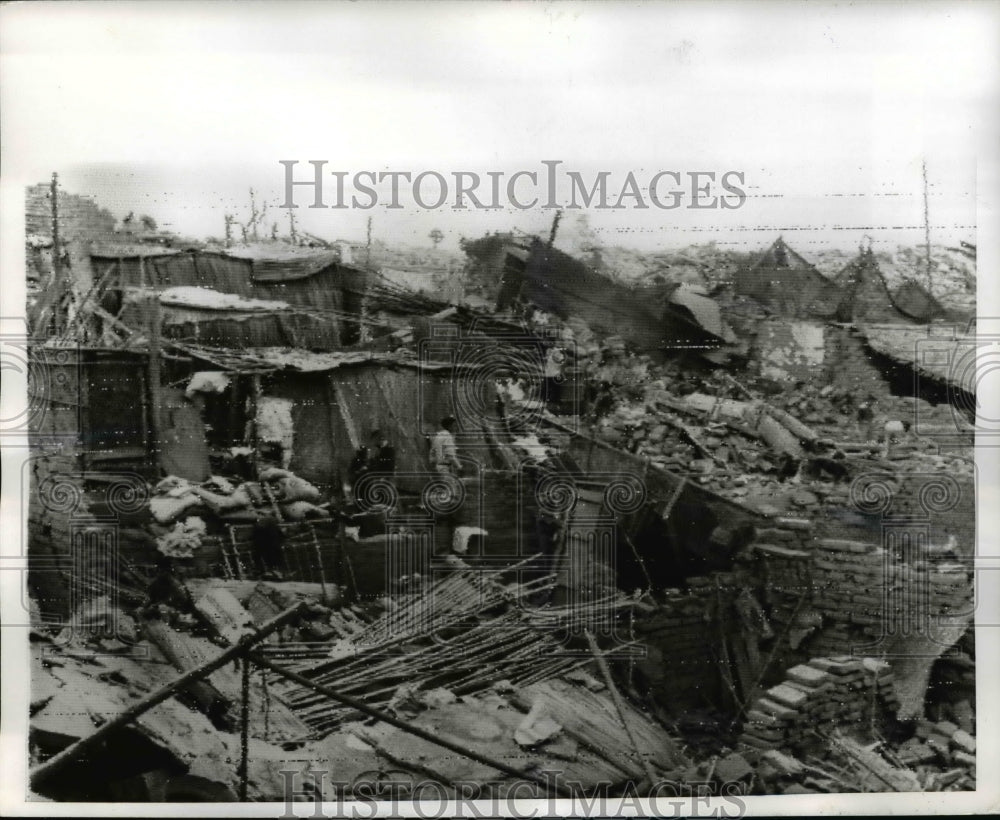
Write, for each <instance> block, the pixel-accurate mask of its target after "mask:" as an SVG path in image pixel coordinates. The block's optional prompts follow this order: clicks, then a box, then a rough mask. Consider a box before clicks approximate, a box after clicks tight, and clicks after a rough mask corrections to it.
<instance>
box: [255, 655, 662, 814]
mask: <svg viewBox="0 0 1000 820" xmlns="http://www.w3.org/2000/svg"><path fill="white" fill-rule="evenodd" d="M249 657H250V659H251V660H252V661H253V662H254V663H255V664H257V665H258V666H262V667H263V668H264V669H269V670H270V671H272V672H274V673H275V674H276V675H279V676H281V677H283V678H285V679H287V680H290V681H294V682H295V683H297V684H299V685H300V686H305V687H306V688H308V689H312V691H314V692H318V693H319V694H321V695H326V697H328V698H330V699H331V700H335V701H338V702H339V703H343V704H344V705H345V706H350V707H351V708H352V709H356V710H357V711H359V712H361V713H363V714H365V715H368V716H369V717H373V718H375V719H376V720H380V721H382V722H383V723H388V724H389V725H390V726H395V727H396V728H397V729H402V730H403V731H404V732H406V733H407V734H411V735H414V736H415V737H419V738H420V739H421V740H426V741H427V742H428V743H433V744H434V745H435V746H440V747H442V748H443V749H447V750H448V751H449V752H455V753H456V754H460V755H462V756H463V757H467V758H468V759H469V760H475V761H476V762H477V763H482V764H483V765H484V766H489V767H490V768H492V769H496V770H497V771H500V772H503V773H504V774H508V775H511V776H512V777H517V778H520V779H524V780H530V781H532V782H533V783H538V784H540V785H542V786H544V787H545V788H547V789H548V788H554V789H555V790H556V791H557V792H558V793H559V794H562V795H563V796H565V797H573V796H574V793H573V791H572V790H571V789H570V788H569V787H568V786H566V785H565V784H563V783H558V782H556V783H551V782H549V781H548V780H547V779H546V778H544V777H541V776H539V775H537V774H535V773H534V772H531V771H522V770H520V769H516V768H514V767H513V766H508V765H507V764H506V763H504V762H503V761H501V760H495V759H493V758H491V757H488V756H487V755H484V754H480V753H479V752H477V751H475V750H473V749H469V748H467V747H465V746H462V745H461V744H459V743H455V742H454V741H451V740H447V739H445V738H444V737H442V736H441V735H440V734H435V733H433V732H428V731H427V730H425V729H421V728H420V727H418V726H413V725H411V724H409V723H407V722H406V721H403V720H400V719H399V718H397V717H394V716H393V715H390V714H389V713H388V712H383V711H382V710H381V709H376V708H374V707H372V706H369V705H368V704H367V703H365V702H363V701H360V700H357V699H355V698H352V697H351V696H350V695H345V694H343V693H341V692H338V691H337V690H336V689H331V688H330V687H329V686H324V685H323V684H320V683H316V682H315V681H313V680H310V679H309V678H307V677H305V676H303V675H300V674H298V673H297V672H292V671H291V670H290V669H285V668H283V667H281V666H278V665H277V664H275V663H273V662H271V661H270V660H268V659H267V658H265V657H263V656H261V655H259V654H258V653H256V652H253V653H250V655H249ZM654 782H655V781H654Z"/></svg>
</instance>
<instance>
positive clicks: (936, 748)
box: [897, 720, 976, 778]
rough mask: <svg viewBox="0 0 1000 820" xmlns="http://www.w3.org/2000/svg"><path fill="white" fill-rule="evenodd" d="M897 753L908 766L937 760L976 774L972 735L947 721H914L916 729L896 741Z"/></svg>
mask: <svg viewBox="0 0 1000 820" xmlns="http://www.w3.org/2000/svg"><path fill="white" fill-rule="evenodd" d="M969 728H971V727H969ZM897 755H898V756H899V759H900V761H901V762H902V763H904V764H906V765H908V766H919V765H926V764H940V765H944V766H949V767H962V768H964V769H966V770H967V771H968V773H969V774H970V775H971V776H972V777H973V778H975V776H976V738H975V737H974V736H973V734H972V733H971V731H966V729H964V728H960V727H959V726H958V725H957V724H955V723H952V722H951V721H947V720H941V721H938V722H937V723H932V722H931V721H929V720H920V721H918V722H917V728H916V733H915V734H914V736H913V737H911V738H910V739H909V740H907V741H905V742H903V743H902V744H900V746H899V749H898V750H897Z"/></svg>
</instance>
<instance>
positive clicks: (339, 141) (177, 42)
mask: <svg viewBox="0 0 1000 820" xmlns="http://www.w3.org/2000/svg"><path fill="white" fill-rule="evenodd" d="M2 15H3V26H2V28H0V45H2V54H3V66H2V69H3V73H2V78H3V79H2V92H0V93H2V99H0V102H2V107H0V116H2V138H3V146H4V154H3V174H4V180H5V183H6V184H8V185H10V184H12V183H16V184H27V183H30V182H35V181H41V180H44V179H47V178H48V175H49V174H50V173H51V171H53V170H58V171H59V172H60V174H61V178H62V181H63V185H64V188H65V189H66V190H67V191H71V192H75V193H90V194H93V195H94V196H95V197H96V198H97V200H98V201H99V202H100V204H102V205H104V206H106V207H109V208H111V209H112V210H113V211H114V212H115V213H116V214H117V215H119V216H122V215H124V214H125V213H127V212H129V211H136V212H137V213H148V214H150V215H152V216H153V217H155V218H156V219H157V220H158V221H159V222H160V223H161V225H163V226H164V227H170V228H172V229H174V230H177V231H179V232H182V233H185V234H193V235H196V236H205V235H208V234H214V235H220V234H221V233H222V225H223V214H224V213H226V212H231V213H234V214H235V215H236V216H237V218H245V216H246V214H247V212H248V202H249V196H248V189H249V188H250V187H253V188H255V189H256V190H257V191H258V195H259V197H260V199H261V200H262V201H269V202H270V204H271V207H270V211H269V217H275V218H277V219H278V221H279V226H280V229H281V230H282V231H285V230H287V224H288V223H287V212H286V211H284V210H282V209H279V208H277V207H276V206H277V205H278V203H279V201H280V199H281V189H282V184H283V178H284V177H283V173H284V172H283V169H282V168H281V166H280V165H279V164H278V160H280V159H297V160H300V162H301V163H302V173H303V174H305V173H307V172H308V166H306V165H305V163H306V161H307V160H312V159H324V160H327V161H328V163H329V164H328V166H327V167H328V168H329V169H331V170H333V169H336V170H343V171H348V172H349V173H352V174H353V173H354V172H355V171H359V170H365V169H371V170H376V171H378V170H400V171H412V172H413V173H414V174H416V173H419V172H420V171H424V170H437V171H439V172H441V173H444V174H446V175H447V174H449V173H450V172H453V171H459V170H468V171H475V172H478V173H480V174H485V173H486V172H488V171H508V172H509V171H513V170H517V169H522V168H523V169H527V170H537V171H541V170H542V167H541V165H540V163H541V161H542V160H545V159H559V160H562V161H563V162H564V163H565V166H564V167H565V168H569V169H574V170H578V171H581V172H584V174H585V176H586V175H588V174H593V173H594V172H596V171H598V170H608V171H611V172H612V175H613V180H616V181H619V182H620V180H622V179H623V178H624V176H625V174H627V173H628V171H630V170H632V171H634V172H635V173H636V176H637V178H640V179H642V178H643V177H644V178H645V179H648V178H649V177H650V176H651V175H652V174H654V173H656V172H657V171H661V170H672V171H679V172H687V171H700V170H706V171H714V172H716V173H717V174H721V173H723V172H725V171H728V170H738V171H742V172H743V173H744V175H745V183H746V184H745V188H746V192H747V194H748V199H747V201H746V203H745V204H744V205H743V207H741V208H739V209H735V210H718V209H716V210H697V211H694V210H690V209H686V208H681V209H678V210H671V211H662V210H659V209H655V208H651V209H649V210H646V211H638V210H634V209H628V210H624V211H617V212H616V211H611V212H609V211H598V210H590V211H589V212H588V215H589V219H590V224H591V225H592V227H593V228H594V229H595V231H596V232H597V233H598V235H599V237H600V238H601V240H602V241H604V242H605V243H607V244H624V245H631V246H635V247H640V248H643V249H653V248H657V247H665V246H672V245H681V244H687V243H689V242H695V241H709V240H713V239H714V240H717V241H720V242H725V243H733V244H734V245H735V246H745V247H751V248H753V247H760V246H762V245H765V244H767V243H769V242H770V241H771V239H773V237H774V235H775V234H777V233H778V232H784V233H785V234H786V237H787V238H789V239H790V241H792V242H793V244H794V245H795V246H796V247H800V248H801V249H802V250H804V251H808V249H809V248H810V247H819V246H822V245H835V246H838V247H852V246H855V245H857V244H858V242H859V241H860V240H861V237H862V236H863V235H864V234H865V233H869V234H870V235H872V236H873V238H874V239H875V241H876V243H881V242H885V243H887V244H893V245H894V244H895V243H896V242H913V243H917V242H921V241H923V196H922V181H921V163H922V162H923V161H924V160H926V162H927V167H928V175H929V179H930V183H931V187H930V194H931V196H930V213H931V223H932V231H933V235H934V238H935V239H936V240H938V241H949V242H954V241H957V240H959V239H967V240H970V241H975V239H976V230H975V226H976V224H977V221H978V222H979V223H982V221H983V219H984V212H983V211H982V207H983V203H982V202H980V203H979V208H980V210H979V213H977V201H976V194H977V191H980V192H981V190H982V188H983V186H984V178H983V165H982V163H981V162H977V160H981V159H982V158H983V155H984V152H989V154H990V156H991V157H992V156H995V153H996V148H995V145H996V142H997V140H998V139H1000V137H998V132H997V122H996V101H997V78H998V77H1000V64H998V61H997V55H998V53H1000V50H998V49H997V47H996V46H997V42H996V40H997V38H998V36H1000V35H998V31H1000V25H998V23H1000V17H998V14H997V6H996V5H991V6H986V5H978V4H973V3H967V4H961V3H952V4H946V5H935V4H915V5H913V4H911V5H907V6H903V5H898V4H895V3H883V4H872V5H864V6H854V5H824V4H815V3H810V4H807V5H805V4H803V5H798V4H791V3H774V4H767V3H764V4H758V3H739V4H710V3H697V4H684V3H673V4H657V5H647V4H623V3H622V4H615V5H613V6H605V5H591V4H588V5H578V4H575V3H532V4H516V3H515V4H502V5H500V4H497V5H493V4H484V3H477V4H473V5H465V4H461V5H460V4H443V5H433V4H431V5H426V4H421V5H419V6H418V5H416V4H413V5H410V4H390V3H384V4H383V3H379V4H362V3H354V4H347V3H332V4H322V5H321V4H319V3H255V4H254V3H251V4H242V3H241V4H230V3H219V4H201V3H191V2H188V3H181V4H165V3H164V4H161V3H140V4H135V5H132V4H126V3H101V4H85V3H80V4H77V3H74V4H58V9H55V8H53V7H51V6H48V5H47V4H44V3H30V4H24V5H18V6H10V5H8V6H5V7H3V10H2ZM977 174H978V179H977ZM985 182H986V184H991V185H992V184H993V180H992V179H987V180H985ZM331 183H332V178H331ZM616 184H618V183H617V182H616V183H613V184H612V185H611V186H610V187H611V188H612V189H614V190H615V191H617V188H616ZM299 196H300V197H301V199H299V200H298V201H300V202H302V203H303V204H306V203H307V198H306V196H305V195H304V194H299ZM369 215H371V216H372V218H373V226H374V233H375V236H376V237H379V238H383V239H386V240H388V241H393V240H397V241H404V242H420V243H426V242H427V239H426V237H427V234H428V232H429V231H430V230H431V229H432V228H435V227H438V228H440V229H441V230H443V231H444V232H445V234H446V237H447V239H446V241H447V243H448V244H450V245H454V243H455V242H457V238H458V236H459V235H462V234H464V235H467V236H468V235H477V234H480V233H482V232H484V231H487V230H502V229H508V228H511V227H519V228H521V229H524V230H545V229H546V228H547V226H548V225H549V223H550V222H551V219H552V211H545V210H541V209H538V208H536V209H531V210H528V211H519V210H516V209H503V210H501V211H499V212H497V211H472V212H456V211H453V210H449V209H448V208H441V209H437V210H432V211H425V210H419V209H413V208H406V209H403V210H399V211H394V210H386V209H384V208H381V207H380V208H377V209H375V210H373V211H360V210H356V209H348V210H341V211H337V210H308V209H304V208H303V209H299V210H298V211H297V213H296V217H297V220H298V223H299V226H300V227H302V228H303V229H305V230H308V231H311V232H314V233H316V234H320V235H322V236H324V237H329V238H333V237H343V238H360V237H363V236H364V231H365V222H366V220H367V218H368V216H369ZM994 216H995V215H994ZM572 220H573V214H572V213H570V214H569V215H568V217H567V221H566V222H565V223H564V224H566V225H567V226H569V225H570V224H571V223H572ZM268 222H270V218H269V219H268Z"/></svg>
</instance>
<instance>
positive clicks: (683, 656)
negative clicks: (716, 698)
mask: <svg viewBox="0 0 1000 820" xmlns="http://www.w3.org/2000/svg"><path fill="white" fill-rule="evenodd" d="M741 583H748V581H747V579H746V578H745V576H743V575H741V574H739V573H733V572H717V573H713V574H711V575H704V576H697V577H693V578H689V579H688V585H689V588H688V589H687V590H683V591H682V590H668V591H667V595H666V596H665V599H664V601H663V604H662V606H660V607H659V608H658V609H657V610H656V612H655V613H650V614H647V615H645V616H644V617H642V618H637V619H636V621H635V625H634V630H635V635H636V638H638V639H639V640H641V641H642V642H643V643H644V644H645V646H646V647H647V657H646V658H645V659H644V660H642V661H640V662H639V663H638V665H637V668H638V669H640V670H641V671H642V672H643V674H644V675H645V677H646V678H647V683H648V685H649V686H650V688H651V689H652V690H654V691H657V690H658V692H659V694H661V695H662V696H663V698H664V702H667V703H672V704H674V705H675V706H677V707H678V708H681V707H683V706H684V705H685V700H684V699H685V698H688V699H689V700H690V704H697V705H702V704H703V703H704V700H705V697H706V696H709V697H711V693H710V692H708V691H706V688H708V689H711V688H714V687H717V686H718V684H719V673H718V666H717V663H716V659H715V656H714V654H713V652H712V651H711V648H712V647H714V646H716V644H717V643H718V641H719V638H720V632H719V624H718V621H717V617H718V616H717V605H718V600H719V598H720V595H721V597H722V599H723V600H724V601H727V602H728V601H731V600H732V597H733V590H734V589H736V588H738V587H739V585H740V584H741ZM720 591H721V592H720ZM690 704H689V705H690Z"/></svg>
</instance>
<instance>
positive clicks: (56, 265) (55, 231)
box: [49, 171, 63, 334]
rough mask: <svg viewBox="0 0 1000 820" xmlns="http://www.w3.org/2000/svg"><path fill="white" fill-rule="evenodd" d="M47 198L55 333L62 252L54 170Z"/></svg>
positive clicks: (60, 327) (60, 285)
mask: <svg viewBox="0 0 1000 820" xmlns="http://www.w3.org/2000/svg"><path fill="white" fill-rule="evenodd" d="M49 199H50V200H52V284H53V287H55V288H56V292H57V293H59V296H58V297H57V298H56V300H55V302H54V304H55V305H56V309H55V310H54V311H53V319H54V322H55V331H56V333H57V334H60V333H62V322H61V321H60V318H61V317H60V315H59V313H60V308H61V302H62V294H61V291H62V287H63V281H62V253H61V251H60V249H59V174H58V173H56V172H55V171H53V172H52V182H51V184H50V186H49Z"/></svg>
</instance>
